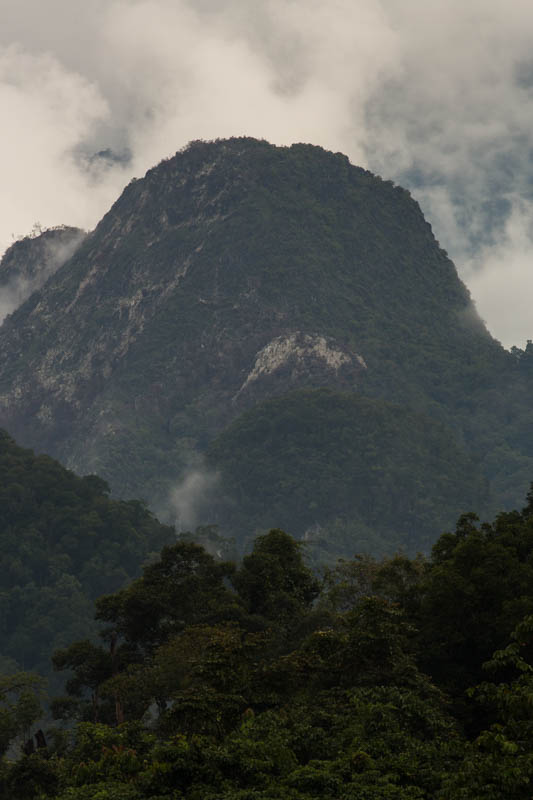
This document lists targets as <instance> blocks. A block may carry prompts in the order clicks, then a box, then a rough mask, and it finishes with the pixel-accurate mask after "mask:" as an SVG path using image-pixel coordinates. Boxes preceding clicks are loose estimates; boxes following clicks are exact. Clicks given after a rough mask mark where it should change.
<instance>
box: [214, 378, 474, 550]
mask: <svg viewBox="0 0 533 800" xmlns="http://www.w3.org/2000/svg"><path fill="white" fill-rule="evenodd" d="M208 457H209V464H210V465H211V466H212V468H213V469H216V470H217V471H218V472H219V474H220V476H221V478H220V480H221V485H220V487H219V492H218V497H217V501H218V502H217V505H216V507H215V508H213V510H212V516H213V518H214V519H220V521H221V522H222V524H223V526H224V527H225V528H227V529H228V530H231V531H233V532H234V535H236V536H237V538H239V539H240V540H243V539H246V538H250V539H251V538H252V535H253V533H254V531H258V530H259V531H260V530H268V529H269V528H272V527H274V525H280V526H281V527H282V528H285V529H286V530H290V531H292V533H293V535H294V536H296V537H298V538H300V537H303V538H305V539H306V540H307V541H308V542H309V544H310V545H312V548H311V552H312V555H313V558H314V559H316V560H317V561H320V562H321V563H324V561H326V560H333V561H334V560H335V558H336V557H337V556H338V555H339V554H340V553H343V552H344V553H346V552H350V551H351V552H359V551H361V552H372V553H376V554H377V553H380V552H381V553H383V554H386V553H390V552H392V551H393V550H394V549H397V548H403V549H405V550H408V551H412V552H414V553H416V551H417V550H420V549H424V550H426V551H429V549H430V548H431V545H432V544H433V541H434V537H435V530H447V529H449V528H452V527H453V524H454V522H455V520H456V519H457V517H458V516H459V515H460V514H461V513H462V512H463V511H464V510H465V509H467V508H481V507H483V506H485V505H486V502H487V487H486V482H485V481H483V480H482V479H481V477H480V474H479V471H478V470H477V468H476V464H475V463H474V462H473V461H472V459H471V458H468V457H467V455H466V454H465V453H464V451H462V450H461V448H460V447H458V446H457V444H456V443H455V442H454V441H453V440H451V439H450V436H449V431H448V430H447V429H446V428H444V426H442V425H440V424H439V423H436V422H433V421H432V420H430V419H428V418H427V417H425V416H421V415H420V414H415V413H413V412H412V411H410V410H409V409H407V408H405V407H402V406H397V405H393V404H391V403H385V402H382V401H379V400H374V399H370V398H367V397H361V396H360V395H356V394H351V393H350V394H348V393H340V392H332V391H331V390H329V389H319V390H303V391H299V392H290V393H288V394H286V395H284V396H283V397H281V398H275V399H273V400H267V401H266V402H264V403H262V404H259V405H257V406H256V407H255V408H254V409H253V410H251V411H249V412H247V413H245V414H243V415H242V416H241V417H239V418H238V419H237V420H236V421H235V422H234V423H233V424H232V425H230V426H228V428H227V429H226V430H225V431H223V433H222V434H221V435H220V436H218V437H217V439H216V440H215V441H214V442H213V443H212V445H211V446H210V448H209V452H208Z"/></svg>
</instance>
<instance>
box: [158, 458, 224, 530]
mask: <svg viewBox="0 0 533 800" xmlns="http://www.w3.org/2000/svg"><path fill="white" fill-rule="evenodd" d="M219 479H220V478H219V475H218V473H216V472H210V471H208V470H204V469H192V470H190V471H188V472H187V473H186V474H185V476H184V477H183V479H182V480H181V481H180V482H179V483H178V484H177V485H176V486H175V487H174V488H173V489H172V491H171V492H170V496H169V502H168V509H167V513H166V515H165V516H167V518H169V519H170V521H171V522H172V524H174V525H175V527H176V530H177V531H190V530H193V529H194V528H196V527H197V526H198V525H205V524H207V523H208V522H209V520H208V519H207V518H206V517H207V515H208V514H209V508H210V506H211V503H212V501H213V499H214V497H215V493H216V489H217V487H218V484H219Z"/></svg>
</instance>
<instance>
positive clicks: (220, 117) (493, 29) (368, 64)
mask: <svg viewBox="0 0 533 800" xmlns="http://www.w3.org/2000/svg"><path fill="white" fill-rule="evenodd" d="M532 26H533V6H531V4H530V3H526V2H523V1H522V0H507V1H506V2H503V0H491V2H490V3H487V2H486V0H470V2H469V3H464V0H461V1H460V0H435V2H432V3H427V0H381V1H380V0H357V2H354V0H331V2H329V3H327V4H324V3H323V2H319V1H318V0H106V1H105V2H104V0H86V2H84V3H80V2H75V0H74V2H73V0H69V2H67V0H48V2H47V3H42V2H39V0H16V1H15V0H4V3H3V19H2V28H1V29H0V48H1V49H0V102H1V103H2V108H3V109H7V110H8V113H4V114H3V125H2V129H1V130H0V168H1V169H2V176H3V192H2V195H1V200H0V212H1V213H0V247H1V246H2V244H3V245H4V246H5V245H6V244H8V243H9V238H10V236H11V233H14V234H19V233H24V232H26V231H28V230H30V229H31V227H32V225H33V223H34V222H35V221H37V220H39V221H40V222H41V223H42V224H44V225H49V224H61V223H65V224H74V225H81V226H85V227H91V226H92V225H94V224H95V222H96V221H97V219H98V218H99V217H100V216H101V215H102V213H103V212H104V211H105V210H106V209H107V207H108V206H109V204H110V202H111V201H112V200H113V199H114V197H115V196H116V195H117V194H118V193H119V191H120V189H121V187H122V186H123V185H124V184H125V183H126V182H127V181H128V180H129V178H130V177H131V176H132V175H134V174H135V175H140V174H142V173H143V172H144V170H145V169H147V168H149V167H150V166H152V165H153V164H154V163H156V162H157V161H159V160H160V159H161V158H163V157H165V156H168V155H171V154H172V153H174V152H175V151H176V150H177V149H178V148H180V147H182V146H183V145H184V144H185V143H186V142H187V141H189V140H190V139H196V138H215V137H222V136H230V135H242V134H246V135H254V136H260V137H264V138H266V139H269V140H271V141H273V142H275V143H278V144H285V143H290V142H293V141H309V142H313V143H315V144H321V145H323V146H325V147H328V148H330V149H333V150H342V151H344V152H346V153H347V154H348V155H349V156H350V158H351V159H352V161H353V162H354V163H359V164H362V165H363V166H368V167H370V168H371V169H374V170H376V171H378V172H380V173H381V174H383V175H384V176H386V177H392V178H395V179H396V180H398V181H399V182H401V183H403V184H404V185H405V184H407V185H409V186H411V188H412V190H413V193H414V195H415V197H418V198H419V199H420V202H421V204H422V207H423V209H424V210H425V212H426V213H427V214H428V216H429V218H430V220H431V222H432V224H433V226H434V229H435V231H436V233H437V235H438V237H439V239H440V240H441V243H442V245H443V246H444V247H445V248H446V249H447V250H448V251H449V252H450V253H451V255H452V256H454V257H455V259H456V261H457V264H458V267H459V269H460V271H462V274H463V276H464V277H465V279H466V281H467V283H468V284H469V285H470V286H471V289H472V291H473V293H474V296H475V297H476V298H477V300H478V304H479V305H480V309H481V312H482V314H484V316H485V317H486V319H487V322H488V323H489V326H490V327H491V328H492V329H493V330H494V332H495V333H496V335H497V336H500V337H501V338H502V340H504V341H505V343H507V344H510V343H511V340H510V339H508V338H507V337H508V336H512V337H517V338H516V339H515V341H516V342H517V343H523V342H524V341H525V339H526V338H528V336H533V332H532V331H531V328H532V327H533V326H532V325H531V323H530V321H529V314H527V313H526V311H525V310H524V309H523V307H522V304H521V302H519V301H520V299H521V298H522V297H523V296H524V294H525V293H527V292H529V288H530V280H529V274H530V268H529V258H528V253H529V252H530V250H531V248H530V244H529V241H528V240H520V241H519V240H518V239H517V238H516V236H514V235H512V233H510V231H511V228H512V226H513V225H514V224H515V223H514V222H510V223H509V225H507V228H506V226H505V216H506V214H507V213H510V214H511V220H514V219H517V218H518V217H520V218H522V217H524V215H525V214H526V215H527V212H526V211H524V209H525V208H526V207H527V206H525V205H524V203H526V204H527V201H528V200H529V199H531V198H532V197H533V193H532V188H531V187H532V186H533V160H532V158H531V154H532V153H533V124H532V122H533V58H532V57H531V54H530V50H531V43H530V38H531V37H530V31H531V30H532ZM107 146H111V147H113V148H115V149H118V150H120V149H122V148H125V147H129V148H130V149H131V151H132V154H133V158H132V161H131V163H130V164H129V166H128V167H127V168H124V167H123V166H116V167H115V168H111V169H107V170H102V171H100V172H99V173H98V174H97V175H95V174H94V173H87V171H85V170H84V168H83V163H80V161H79V159H76V158H75V157H74V155H73V154H74V153H80V152H83V151H86V152H94V151H95V150H98V149H101V148H103V147H107ZM517 215H518V217H517ZM524 218H525V217H524ZM504 246H505V248H507V249H505V259H503V254H504V249H503V248H504ZM500 256H501V257H502V266H501V267H500V266H498V265H497V259H498V258H500ZM474 262H475V264H476V271H472V270H473V266H472V265H473V264H474ZM482 262H484V263H485V267H483V263H482ZM510 264H514V265H515V266H514V267H513V268H511V267H510V266H509V265H510ZM498 271H501V276H502V277H501V281H503V282H504V283H505V286H506V291H505V293H503V294H502V293H500V295H499V297H496V295H495V294H494V293H495V291H496V288H495V283H494V280H495V278H494V275H495V273H496V272H498ZM485 278H486V282H484V279H485ZM500 288H501V287H500ZM491 293H492V294H491ZM489 296H493V297H494V298H495V299H494V302H492V303H490V302H488V298H489ZM504 296H505V297H506V298H508V302H509V303H510V304H512V305H513V307H514V308H515V313H514V320H515V324H514V325H513V329H512V331H511V330H510V329H509V328H508V327H506V328H505V331H506V332H505V333H502V332H501V331H502V330H503V328H501V327H499V325H500V323H499V320H500V319H504V318H506V317H507V316H508V315H507V311H506V309H504V308H502V297H504ZM483 306H485V309H486V310H484V309H483Z"/></svg>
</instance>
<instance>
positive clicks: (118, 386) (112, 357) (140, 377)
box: [0, 139, 501, 500]
mask: <svg viewBox="0 0 533 800" xmlns="http://www.w3.org/2000/svg"><path fill="white" fill-rule="evenodd" d="M75 240H76V236H75V235H74V234H73V239H72V247H73V248H74V246H75V245H74V241H75ZM23 245H24V243H20V246H19V249H20V247H22V246H23ZM33 245H35V242H34V243H33ZM4 267H5V270H6V274H8V269H7V267H6V266H5V265H4ZM471 307H472V306H471V302H470V298H469V295H468V292H467V291H466V289H465V287H464V286H463V284H462V283H461V282H460V281H459V279H458V277H457V274H456V271H455V268H454V266H453V264H452V263H451V262H450V261H449V259H448V258H447V257H446V255H445V253H443V251H442V250H440V248H439V246H438V244H437V243H436V242H435V240H434V238H433V235H432V232H431V228H430V226H429V225H428V224H427V223H426V222H425V220H424V218H423V216H422V214H421V212H420V209H419V207H418V205H417V204H416V203H415V202H414V201H413V200H412V199H411V198H410V196H409V194H408V193H407V192H405V191H404V190H402V189H400V188H398V187H395V186H394V185H393V184H391V183H389V182H384V181H382V180H381V179H379V178H376V177H375V176H373V175H371V174H370V173H368V172H366V171H365V170H362V169H359V168H357V167H353V166H352V165H350V163H349V162H348V159H347V158H346V157H345V156H342V155H340V154H336V155H334V154H332V153H327V152H325V151H324V150H322V149H321V148H317V147H312V146H310V145H294V146H292V147H291V148H276V147H273V146H271V145H269V144H268V143H266V142H261V141H256V140H253V139H233V140H228V141H221V142H212V143H202V142H198V143H193V144H192V145H191V146H189V148H188V149H186V150H185V151H183V152H180V153H178V154H177V155H176V156H175V157H174V158H172V159H170V160H168V161H164V162H162V163H161V164H160V165H159V166H157V167H156V168H154V169H152V170H150V171H149V172H148V173H147V175H146V176H145V177H144V178H143V179H142V180H137V181H133V182H132V183H131V184H130V185H129V186H127V187H126V189H125V190H124V192H123V194H122V196H121V197H120V198H119V199H118V200H117V202H116V203H115V204H114V206H113V207H112V208H111V210H110V211H109V212H108V213H107V214H106V215H105V217H104V218H103V219H102V221H101V222H100V223H99V225H98V226H97V228H96V229H95V231H93V232H92V233H91V234H89V235H88V236H87V237H86V238H85V239H84V240H83V241H82V242H81V243H79V242H78V241H77V240H76V249H75V252H74V253H73V255H72V257H71V258H70V259H69V260H68V261H66V262H65V263H64V264H63V265H62V266H61V267H60V268H59V269H57V271H55V272H54V274H53V275H50V276H49V277H48V278H47V280H46V283H45V284H44V285H42V287H41V289H40V290H39V291H37V292H34V293H33V294H32V295H31V296H30V297H29V298H28V299H27V300H26V302H25V303H24V304H23V305H22V306H21V307H20V308H18V309H17V310H16V311H15V312H14V313H13V314H12V315H11V316H10V317H9V318H8V319H6V321H5V322H4V324H3V326H2V328H1V329H0V425H1V426H4V427H6V428H7V429H8V430H9V432H10V433H11V434H12V435H13V436H15V437H16V438H17V439H18V440H19V441H20V442H21V444H24V445H29V446H31V447H34V448H37V449H39V450H46V451H48V452H49V453H50V454H52V455H54V456H55V457H58V458H60V459H61V460H62V461H63V462H64V463H65V464H66V465H67V466H69V467H71V468H73V469H75V470H77V471H79V472H82V473H86V472H89V471H97V472H99V473H100V474H101V475H102V476H103V477H104V478H105V479H106V480H108V481H109V482H110V483H111V486H112V488H113V489H114V491H115V492H116V493H118V494H122V495H129V496H132V495H138V496H141V497H147V498H148V499H150V500H151V499H153V498H154V496H156V495H158V494H159V496H162V495H163V494H165V493H166V492H167V491H168V486H169V484H170V483H171V482H172V481H173V480H175V479H176V477H177V476H178V475H179V474H180V473H181V472H182V471H183V469H184V467H185V466H186V465H187V464H189V463H190V460H191V454H193V453H195V452H201V451H202V450H203V449H204V448H205V447H206V446H207V445H208V443H209V441H210V440H211V439H212V438H213V436H215V435H216V434H217V433H219V432H220V431H221V430H222V429H224V427H225V426H226V425H227V424H228V423H229V422H230V421H231V420H232V419H234V418H235V417H236V416H237V415H238V414H239V413H240V412H241V409H242V407H243V406H246V407H249V406H250V405H251V404H252V405H253V403H255V402H257V401H258V400H263V399H264V398H265V395H266V396H270V395H272V394H280V393H283V392H285V391H289V390H292V389H295V388H299V387H317V386H324V385H328V386H329V387H331V388H333V389H335V388H337V389H342V390H343V391H353V390H355V389H358V388H361V386H362V385H364V386H366V387H367V388H366V389H365V391H367V392H369V393H374V394H376V393H378V394H379V393H381V394H382V395H385V396H387V398H388V399H393V400H395V401H397V402H402V401H404V400H407V401H410V399H411V397H413V398H415V400H416V402H417V403H426V402H427V403H433V404H435V402H437V401H435V400H434V399H433V394H434V393H435V391H436V390H435V385H436V384H435V380H434V377H433V373H434V372H435V371H437V372H438V373H439V374H442V375H444V374H446V375H450V376H451V377H449V378H447V379H446V391H447V392H449V393H450V394H451V395H452V394H453V391H454V388H453V387H454V381H455V380H462V373H461V370H463V366H464V364H465V363H466V362H465V361H464V360H461V359H463V354H464V353H465V352H467V351H469V349H471V348H472V347H475V348H477V350H478V351H479V352H481V351H483V352H485V351H486V352H487V353H488V354H489V356H490V354H491V353H496V356H498V354H499V353H500V351H501V348H499V349H498V345H497V344H495V343H494V342H492V340H491V339H490V337H489V336H488V334H487V332H486V331H485V330H484V329H483V328H482V326H479V329H476V331H475V332H472V331H471V330H467V329H466V328H465V327H464V326H462V325H461V323H460V319H461V318H462V317H461V315H464V312H465V311H466V310H468V309H471ZM436 342H437V343H438V346H436V345H435V343H436ZM489 356H487V358H488V357H489ZM424 359H426V360H427V363H428V365H429V369H428V370H426V369H425V367H424V364H425V363H426V362H425V361H424ZM366 365H368V369H366ZM438 402H440V400H439V401H438ZM439 408H440V406H439ZM444 413H446V412H445V411H443V414H444Z"/></svg>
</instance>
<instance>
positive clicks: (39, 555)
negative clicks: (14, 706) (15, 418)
mask: <svg viewBox="0 0 533 800" xmlns="http://www.w3.org/2000/svg"><path fill="white" fill-rule="evenodd" d="M173 540H174V531H173V530H172V529H171V528H168V527H165V526H163V525H161V524H160V523H158V522H157V520H155V519H154V518H153V516H152V515H151V514H150V513H149V512H148V511H147V509H146V508H145V507H144V506H143V505H142V504H141V503H139V502H136V501H130V502H124V501H117V500H112V499H110V497H109V489H108V487H107V486H106V484H105V483H104V481H102V480H101V479H100V478H97V477H96V476H94V475H91V476H88V477H85V478H78V477H77V476H76V475H74V474H73V473H72V472H70V471H68V470H66V469H65V468H64V467H62V466H61V465H60V464H58V463H57V462H56V461H54V460H53V459H51V458H50V457H48V456H43V455H35V454H34V453H33V452H32V451H31V450H25V449H23V448H21V447H18V446H17V445H16V444H15V442H13V440H12V439H11V438H10V437H9V436H8V435H7V434H6V433H5V432H4V431H0V638H1V641H2V648H1V655H0V672H10V671H12V670H13V669H16V668H17V667H18V668H19V669H20V668H23V669H38V670H40V671H41V672H42V673H43V674H47V673H48V672H49V671H50V656H51V654H52V652H53V650H54V649H55V648H57V647H61V646H64V645H65V644H66V643H68V642H69V641H71V639H72V638H73V637H75V638H77V637H81V638H84V637H86V636H88V635H89V634H93V635H94V633H95V632H96V626H95V624H94V622H93V621H92V603H93V602H94V600H95V599H96V598H97V597H98V596H99V595H101V594H103V593H105V592H110V591H115V590H117V589H119V588H120V587H121V586H123V585H124V584H125V583H128V582H129V581H131V580H132V578H134V577H136V576H137V575H138V574H139V572H140V569H141V565H142V563H143V562H145V561H146V560H147V559H148V557H149V556H150V555H151V554H153V553H158V552H159V551H160V549H161V547H162V546H163V545H165V544H168V543H169V542H171V541H173Z"/></svg>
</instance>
